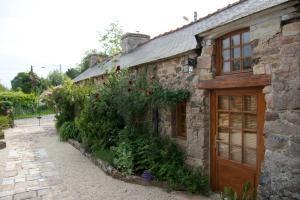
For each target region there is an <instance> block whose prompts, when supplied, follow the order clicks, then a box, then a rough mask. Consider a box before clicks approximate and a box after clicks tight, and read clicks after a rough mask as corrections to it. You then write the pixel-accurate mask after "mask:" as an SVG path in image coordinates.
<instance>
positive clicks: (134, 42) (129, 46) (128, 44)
mask: <svg viewBox="0 0 300 200" xmlns="http://www.w3.org/2000/svg"><path fill="white" fill-rule="evenodd" d="M148 40H150V36H149V35H145V34H140V33H126V34H125V35H123V37H122V43H121V46H122V53H128V52H129V51H131V50H133V49H135V48H136V47H137V46H139V45H141V44H143V43H145V42H147V41H148Z"/></svg>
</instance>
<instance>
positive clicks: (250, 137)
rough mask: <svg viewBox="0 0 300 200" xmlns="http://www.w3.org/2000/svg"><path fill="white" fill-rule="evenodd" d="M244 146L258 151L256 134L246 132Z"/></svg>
mask: <svg viewBox="0 0 300 200" xmlns="http://www.w3.org/2000/svg"><path fill="white" fill-rule="evenodd" d="M244 145H245V146H246V147H250V148H253V149H256V133H253V132H252V133H251V132H245V133H244Z"/></svg>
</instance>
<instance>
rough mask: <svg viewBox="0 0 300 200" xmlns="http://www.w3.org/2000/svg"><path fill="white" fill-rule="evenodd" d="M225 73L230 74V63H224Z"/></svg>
mask: <svg viewBox="0 0 300 200" xmlns="http://www.w3.org/2000/svg"><path fill="white" fill-rule="evenodd" d="M223 72H225V73H226V72H230V62H223Z"/></svg>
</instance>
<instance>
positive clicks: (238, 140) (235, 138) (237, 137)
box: [230, 129, 242, 146]
mask: <svg viewBox="0 0 300 200" xmlns="http://www.w3.org/2000/svg"><path fill="white" fill-rule="evenodd" d="M230 142H231V144H235V145H240V146H242V131H241V130H235V129H232V130H231V131H230Z"/></svg>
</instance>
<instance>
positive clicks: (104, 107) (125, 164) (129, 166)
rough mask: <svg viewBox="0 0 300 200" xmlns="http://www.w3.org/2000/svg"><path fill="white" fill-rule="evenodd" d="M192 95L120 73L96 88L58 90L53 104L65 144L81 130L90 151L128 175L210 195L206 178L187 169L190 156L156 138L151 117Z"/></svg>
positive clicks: (77, 87)
mask: <svg viewBox="0 0 300 200" xmlns="http://www.w3.org/2000/svg"><path fill="white" fill-rule="evenodd" d="M188 97H189V92H188V91H186V90H170V89H165V88H162V87H161V85H160V84H159V83H157V82H155V81H153V80H151V81H149V80H147V79H146V77H145V76H140V77H138V78H136V79H135V78H132V77H131V76H130V74H128V72H127V71H126V70H121V71H117V72H113V73H110V74H109V75H108V78H107V80H106V82H105V83H104V85H102V86H98V87H95V88H93V87H90V86H89V85H87V86H84V85H83V86H76V85H73V86H72V85H65V86H64V87H61V88H56V89H55V90H54V91H53V93H52V97H51V98H50V99H51V101H50V102H52V105H53V107H54V108H55V111H56V118H57V127H58V128H59V130H60V135H61V138H62V140H66V139H68V138H72V137H74V136H72V135H71V133H73V132H74V130H75V129H76V130H77V131H78V134H79V136H80V137H78V138H77V139H78V140H80V141H81V142H82V145H83V147H84V148H85V149H86V151H88V152H91V153H92V154H93V155H95V156H97V157H100V158H101V159H104V160H105V159H106V160H107V161H108V162H112V163H113V165H114V166H115V167H116V168H117V169H118V170H120V171H121V172H122V173H123V174H127V175H128V174H136V175H141V174H142V173H143V172H144V171H149V172H150V173H151V174H152V175H153V176H154V178H155V179H156V180H160V181H164V182H167V183H168V184H169V186H170V187H171V188H174V189H178V188H182V187H184V188H185V189H187V190H188V191H190V192H193V193H202V194H208V192H209V187H208V178H207V176H205V175H204V174H203V173H202V171H201V170H199V169H198V170H192V169H190V168H188V167H187V166H186V165H185V154H184V152H183V151H181V150H180V149H179V148H178V147H177V145H176V144H175V143H174V142H172V141H171V140H170V139H168V138H160V137H158V136H157V135H154V134H153V130H152V127H151V118H150V119H149V116H151V115H149V113H150V114H151V112H152V110H153V108H161V109H163V108H164V107H168V106H169V107H170V106H174V105H176V104H178V103H180V102H182V101H185V100H187V98H188ZM149 122H150V123H149ZM71 130H73V131H71Z"/></svg>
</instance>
